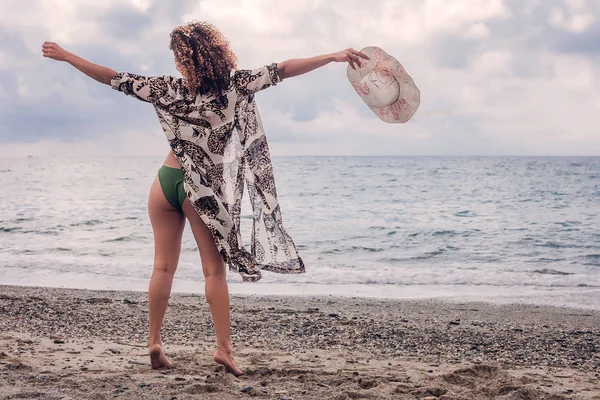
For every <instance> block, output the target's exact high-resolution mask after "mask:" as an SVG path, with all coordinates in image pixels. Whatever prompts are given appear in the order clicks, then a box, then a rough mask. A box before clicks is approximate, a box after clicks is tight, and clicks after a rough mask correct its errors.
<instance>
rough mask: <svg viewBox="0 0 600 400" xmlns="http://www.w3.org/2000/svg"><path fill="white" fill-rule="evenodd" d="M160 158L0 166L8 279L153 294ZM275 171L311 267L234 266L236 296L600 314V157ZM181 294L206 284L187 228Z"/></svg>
mask: <svg viewBox="0 0 600 400" xmlns="http://www.w3.org/2000/svg"><path fill="white" fill-rule="evenodd" d="M163 158H164V157H112V158H111V157H106V158H76V157H74V158H44V157H26V158H0V284H6V285H26V286H47V287H65V288H86V289H102V290H139V291H144V290H147V287H148V281H149V278H150V275H151V273H152V263H153V237H152V230H151V226H150V222H149V219H148V215H147V199H148V191H149V188H150V185H151V183H152V181H153V179H154V178H155V176H156V171H157V169H158V168H159V166H160V165H161V163H162V160H163ZM273 167H274V172H275V180H276V184H277V191H278V195H279V202H280V204H281V209H282V215H283V222H284V226H285V228H286V230H287V231H288V233H289V234H290V235H291V236H292V238H293V240H294V242H295V243H296V246H297V248H298V251H299V253H300V255H301V257H302V258H303V260H304V262H305V264H306V273H305V274H300V275H282V274H275V273H269V272H264V275H263V279H262V280H261V281H260V282H257V283H245V282H242V280H241V278H240V276H239V275H237V274H236V273H231V272H230V273H229V275H228V281H229V283H230V290H231V292H232V293H236V294H263V295H264V294H274V295H319V296H353V297H377V298H396V299H440V298H441V299H447V300H456V301H487V302H490V301H491V302H496V303H515V302H517V303H530V304H538V305H555V306H569V307H580V308H590V309H600V157H274V158H273ZM243 206H244V207H243V210H242V235H243V238H244V242H245V244H246V245H247V246H248V244H249V239H250V229H251V224H252V217H251V209H250V204H249V201H248V199H247V198H245V199H244V203H243ZM173 290H174V291H175V292H182V293H202V292H203V290H204V283H203V276H202V270H201V264H200V258H199V254H198V250H197V247H196V244H195V242H194V240H193V236H192V234H191V231H190V229H189V226H187V227H186V231H185V233H184V239H183V246H182V252H181V259H180V263H179V268H178V270H177V273H176V276H175V282H174V288H173Z"/></svg>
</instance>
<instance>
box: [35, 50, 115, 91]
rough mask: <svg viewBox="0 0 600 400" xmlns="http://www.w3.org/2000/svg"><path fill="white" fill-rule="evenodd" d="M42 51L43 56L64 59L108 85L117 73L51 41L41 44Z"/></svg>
mask: <svg viewBox="0 0 600 400" xmlns="http://www.w3.org/2000/svg"><path fill="white" fill-rule="evenodd" d="M42 52H43V53H44V57H47V58H51V59H53V60H57V61H65V62H67V63H69V64H71V65H72V66H74V67H75V68H77V69H78V70H80V71H81V72H83V73H84V74H86V75H87V76H89V77H90V78H93V79H95V80H97V81H98V82H100V83H104V84H106V85H110V80H111V79H112V78H113V77H114V76H115V75H116V74H117V71H115V70H114V69H111V68H107V67H104V66H102V65H98V64H94V63H92V62H89V61H87V60H84V59H83V58H81V57H79V56H77V55H75V54H73V53H69V52H68V51H66V50H65V49H63V48H62V47H60V46H59V45H57V44H56V43H53V42H45V43H44V45H43V46H42Z"/></svg>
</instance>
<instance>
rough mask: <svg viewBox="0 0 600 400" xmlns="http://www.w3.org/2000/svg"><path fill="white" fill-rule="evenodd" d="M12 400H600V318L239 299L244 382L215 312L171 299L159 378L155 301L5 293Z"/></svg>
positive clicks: (82, 293)
mask: <svg viewBox="0 0 600 400" xmlns="http://www.w3.org/2000/svg"><path fill="white" fill-rule="evenodd" d="M0 311H1V312H0V332H1V333H0V398H1V399H17V398H18V399H29V398H36V399H109V398H119V397H122V398H131V399H155V398H156V399H177V400H183V399H245V398H249V397H259V398H265V399H332V400H333V399H335V400H346V399H428V400H433V399H440V400H449V399H456V400H458V399H507V400H508V399H523V400H529V399H600V351H599V350H600V312H598V311H590V310H578V309H568V308H556V307H544V306H532V305H518V304H513V305H491V304H483V303H460V302H451V301H444V302H442V301H437V300H429V301H398V300H389V301H386V300H374V299H362V298H338V297H327V296H324V297H258V296H232V338H233V342H234V352H235V356H236V361H237V363H238V365H239V366H240V367H241V368H243V369H244V370H245V371H246V375H244V376H242V377H240V378H235V377H233V376H231V375H227V374H225V373H224V372H223V370H222V368H220V367H218V366H217V365H216V364H214V362H213V361H212V358H211V355H212V350H213V346H214V345H213V341H214V338H213V330H212V325H211V321H210V315H209V310H208V306H207V304H206V301H205V299H204V298H203V297H202V296H198V295H184V294H177V295H174V296H173V297H172V299H171V303H170V306H169V309H168V312H167V316H166V321H165V328H164V330H163V339H164V344H165V346H166V350H167V354H168V355H169V356H170V357H171V358H172V359H173V361H174V362H175V367H174V368H172V369H169V370H151V369H150V367H149V362H148V357H147V350H146V346H145V344H146V340H147V338H146V335H147V333H146V332H147V303H146V294H145V293H140V292H105V291H103V292H100V291H88V290H70V289H69V290H67V289H49V288H30V287H15V286H0Z"/></svg>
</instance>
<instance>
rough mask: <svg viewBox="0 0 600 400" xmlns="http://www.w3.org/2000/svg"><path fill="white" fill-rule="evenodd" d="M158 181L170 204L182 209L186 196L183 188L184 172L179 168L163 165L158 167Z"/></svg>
mask: <svg viewBox="0 0 600 400" xmlns="http://www.w3.org/2000/svg"><path fill="white" fill-rule="evenodd" d="M158 181H159V182H160V187H161V189H162V191H163V194H164V195H165V198H166V199H167V201H168V202H169V204H171V205H172V206H173V207H175V208H176V209H178V210H180V211H182V209H183V202H184V201H185V198H186V195H185V190H184V189H183V172H181V170H180V169H179V168H172V167H167V166H166V165H163V166H162V167H160V168H159V169H158Z"/></svg>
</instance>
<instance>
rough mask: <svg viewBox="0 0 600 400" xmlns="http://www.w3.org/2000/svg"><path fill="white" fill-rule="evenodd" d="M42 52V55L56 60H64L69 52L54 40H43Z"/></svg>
mask: <svg viewBox="0 0 600 400" xmlns="http://www.w3.org/2000/svg"><path fill="white" fill-rule="evenodd" d="M42 53H44V57H47V58H51V59H53V60H57V61H66V60H67V56H68V55H69V54H70V53H69V52H68V51H66V50H65V49H63V48H62V47H60V46H59V45H57V44H56V43H54V42H44V45H43V46H42Z"/></svg>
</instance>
